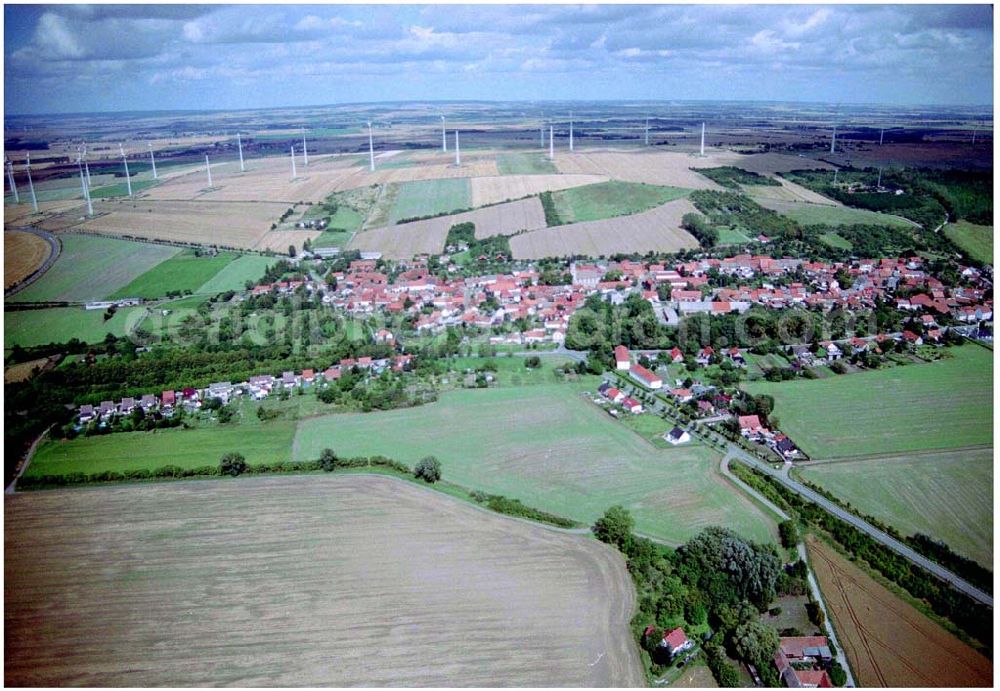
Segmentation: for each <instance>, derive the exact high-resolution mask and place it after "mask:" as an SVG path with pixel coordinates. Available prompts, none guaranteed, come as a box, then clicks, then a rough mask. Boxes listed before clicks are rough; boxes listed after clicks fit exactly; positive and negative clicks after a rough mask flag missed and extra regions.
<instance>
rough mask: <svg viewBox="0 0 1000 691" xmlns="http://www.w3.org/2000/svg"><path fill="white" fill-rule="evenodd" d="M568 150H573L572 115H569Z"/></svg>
mask: <svg viewBox="0 0 1000 691" xmlns="http://www.w3.org/2000/svg"><path fill="white" fill-rule="evenodd" d="M569 150H570V151H572V150H573V113H570V114H569Z"/></svg>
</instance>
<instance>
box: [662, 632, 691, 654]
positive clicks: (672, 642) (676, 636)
mask: <svg viewBox="0 0 1000 691" xmlns="http://www.w3.org/2000/svg"><path fill="white" fill-rule="evenodd" d="M687 640H688V637H687V636H686V635H684V629H682V628H680V627H678V628H676V629H674V630H673V631H670V632H668V633H665V634H663V642H664V643H666V644H667V645H668V646H670V649H671V650H677V648H680V647H681V646H682V645H684V644H685V643H687Z"/></svg>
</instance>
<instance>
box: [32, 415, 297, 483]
mask: <svg viewBox="0 0 1000 691" xmlns="http://www.w3.org/2000/svg"><path fill="white" fill-rule="evenodd" d="M294 432H295V423H294V422H293V421H288V420H274V421H272V422H268V423H266V424H264V425H260V424H257V425H246V426H245V425H238V424H230V425H218V424H216V425H213V426H211V427H201V428H198V429H191V430H178V429H174V430H159V431H156V432H125V433H120V434H109V435H105V436H100V437H88V438H82V437H81V438H77V439H74V440H72V441H53V442H48V443H46V444H44V445H43V446H41V447H40V448H39V449H38V452H37V453H36V454H35V457H34V458H33V459H32V461H31V465H30V466H29V467H28V472H27V474H28V475H31V476H39V475H62V474H66V473H72V472H84V473H94V472H100V471H103V470H116V471H122V470H130V469H133V468H148V469H149V470H155V469H156V468H160V467H162V466H165V465H176V466H179V467H181V468H197V467H200V466H205V465H217V464H218V463H219V458H221V456H222V455H223V454H225V453H228V452H230V451H238V452H239V453H242V454H243V455H244V456H245V457H246V459H247V462H248V463H265V462H267V463H273V462H275V461H279V460H285V461H287V460H289V450H290V448H291V443H292V437H293V435H294Z"/></svg>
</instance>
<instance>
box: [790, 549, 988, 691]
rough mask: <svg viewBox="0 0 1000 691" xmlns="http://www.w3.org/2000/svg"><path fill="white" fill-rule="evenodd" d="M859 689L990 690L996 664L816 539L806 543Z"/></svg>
mask: <svg viewBox="0 0 1000 691" xmlns="http://www.w3.org/2000/svg"><path fill="white" fill-rule="evenodd" d="M806 543H807V545H808V547H809V556H810V559H811V561H812V566H813V569H814V570H815V572H816V578H817V579H818V580H819V586H820V588H821V589H822V591H823V595H824V597H825V598H826V602H827V606H828V607H829V610H830V616H831V617H833V624H834V626H835V627H836V630H837V636H838V638H839V639H840V643H841V645H843V646H844V652H846V653H847V659H848V661H849V662H850V665H851V669H852V670H853V671H854V673H855V675H856V677H857V680H858V683H859V684H860V685H861V686H992V685H993V664H992V663H991V662H990V661H989V660H988V659H986V658H985V657H983V656H982V655H980V654H979V653H977V652H976V651H975V650H973V649H972V648H970V647H969V646H968V645H966V644H965V643H963V642H962V641H960V640H959V639H958V638H956V637H955V636H953V635H952V634H950V633H949V632H948V631H946V630H944V629H943V628H942V627H941V626H939V625H938V624H936V623H934V622H932V621H931V620H930V619H928V618H927V617H926V616H924V615H923V614H921V613H920V612H919V611H918V610H916V609H915V608H914V607H912V606H911V605H909V604H907V603H906V602H904V601H903V600H901V599H900V598H899V597H897V596H896V595H894V594H893V593H892V592H890V591H889V590H888V589H887V588H885V587H884V586H882V585H881V584H879V583H877V582H876V581H875V580H874V579H873V578H871V577H870V576H869V575H868V574H866V573H865V572H864V571H862V570H861V569H860V568H859V567H858V566H856V565H854V564H852V563H851V562H849V561H848V560H847V559H845V558H844V557H842V556H841V555H840V554H838V553H837V552H836V551H835V550H834V549H833V548H831V547H830V546H829V545H826V544H825V543H823V542H822V541H820V540H818V539H817V538H815V537H809V538H807V541H806Z"/></svg>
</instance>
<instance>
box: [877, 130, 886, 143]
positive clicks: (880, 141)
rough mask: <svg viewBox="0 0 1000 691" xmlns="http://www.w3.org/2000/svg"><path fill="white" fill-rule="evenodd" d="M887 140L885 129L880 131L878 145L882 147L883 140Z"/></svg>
mask: <svg viewBox="0 0 1000 691" xmlns="http://www.w3.org/2000/svg"><path fill="white" fill-rule="evenodd" d="M883 139H885V128H884V127H883V128H882V129H880V130H879V132H878V145H879V146H882V140H883Z"/></svg>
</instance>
